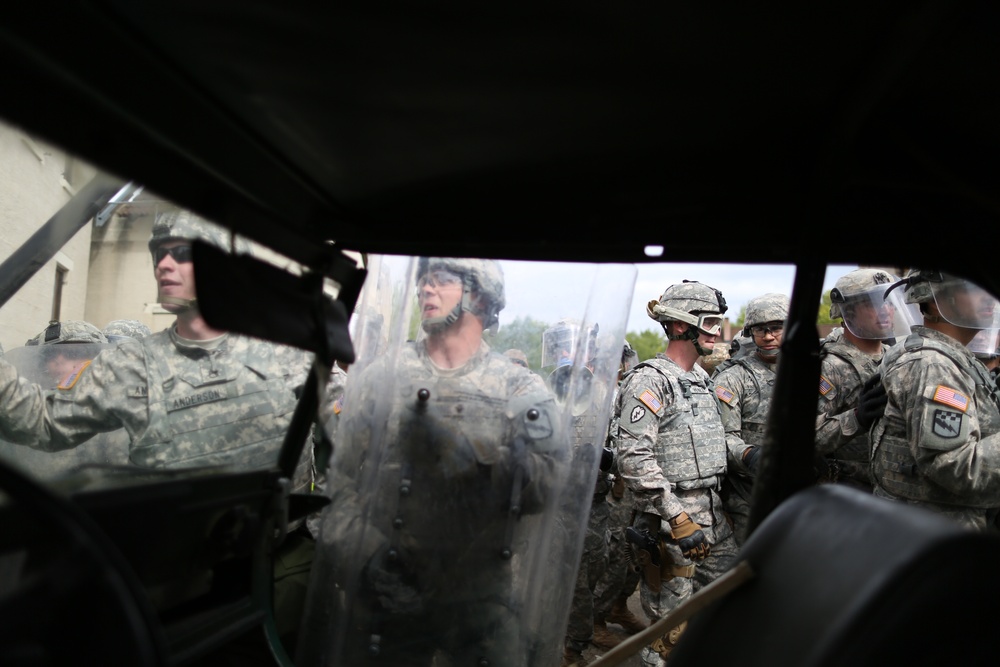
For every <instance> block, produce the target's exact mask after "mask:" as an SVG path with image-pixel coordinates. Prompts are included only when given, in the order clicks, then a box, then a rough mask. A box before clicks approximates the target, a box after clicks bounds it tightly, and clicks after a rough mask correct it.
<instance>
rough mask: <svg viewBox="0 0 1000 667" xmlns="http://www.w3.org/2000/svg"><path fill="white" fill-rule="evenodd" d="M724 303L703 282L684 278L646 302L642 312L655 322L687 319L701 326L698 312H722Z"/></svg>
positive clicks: (702, 314)
mask: <svg viewBox="0 0 1000 667" xmlns="http://www.w3.org/2000/svg"><path fill="white" fill-rule="evenodd" d="M726 310H728V306H727V305H726V299H725V298H724V297H723V296H722V292H720V291H719V290H717V289H715V288H714V287H709V286H708V285H705V284H704V283H700V282H697V281H693V280H685V281H684V282H682V283H679V284H676V285H671V286H670V287H668V288H667V289H666V290H664V292H663V294H662V295H661V296H660V298H659V299H658V300H656V299H654V300H651V301H650V302H649V303H647V304H646V314H647V315H649V317H650V318H651V319H654V320H656V321H657V322H671V321H676V322H687V323H688V324H692V325H694V326H695V327H700V326H701V320H702V316H704V315H717V316H720V317H721V316H722V315H723V314H724V313H725V312H726Z"/></svg>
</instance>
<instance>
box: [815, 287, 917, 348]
mask: <svg viewBox="0 0 1000 667" xmlns="http://www.w3.org/2000/svg"><path fill="white" fill-rule="evenodd" d="M898 280H899V279H898V278H897V277H896V276H894V275H893V274H891V273H889V272H888V271H885V270H883V269H855V270H854V271H851V272H849V273H846V274H844V275H843V276H841V277H840V278H838V279H837V283H836V285H834V287H833V289H831V290H830V317H839V318H840V319H842V320H843V322H844V328H845V329H846V330H847V331H848V332H850V333H851V334H853V335H854V336H855V337H857V338H862V339H865V340H890V339H893V338H896V337H899V336H905V335H907V334H909V333H910V327H911V326H912V325H914V324H916V323H917V322H918V321H919V320H920V312H919V311H918V309H917V308H916V307H915V306H913V305H907V304H906V303H903V301H902V299H901V296H900V294H899V293H898V292H893V291H891V289H890V285H892V284H898V282H897V281H898Z"/></svg>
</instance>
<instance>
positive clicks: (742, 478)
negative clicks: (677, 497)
mask: <svg viewBox="0 0 1000 667" xmlns="http://www.w3.org/2000/svg"><path fill="white" fill-rule="evenodd" d="M776 367H777V358H775V362H774V363H767V362H765V361H764V360H763V359H761V358H760V357H759V356H757V355H756V354H750V355H747V356H745V357H740V358H739V359H736V360H734V361H733V363H732V365H730V366H728V367H727V368H725V369H723V370H722V371H720V372H719V373H717V374H716V375H715V376H713V378H712V380H713V381H714V382H715V395H716V396H717V397H718V398H719V400H720V401H721V404H722V424H723V426H724V428H725V431H726V448H727V450H728V452H729V468H728V471H727V474H726V478H725V481H724V482H723V484H722V501H723V507H725V509H726V513H727V514H728V515H729V518H730V519H731V520H732V521H733V532H734V536H735V538H736V543H737V544H738V545H742V544H743V542H744V540H745V539H746V536H747V535H746V533H747V526H748V523H749V520H750V501H751V500H752V498H753V476H752V473H751V471H750V470H748V469H747V467H746V464H745V463H744V462H743V453H744V452H745V451H746V450H747V449H748V448H749V447H751V446H756V447H760V446H762V445H763V444H764V429H765V427H766V426H767V413H768V410H770V408H771V394H772V393H773V391H774V380H775V377H776V375H775V369H776Z"/></svg>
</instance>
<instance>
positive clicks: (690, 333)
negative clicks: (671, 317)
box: [660, 322, 712, 357]
mask: <svg viewBox="0 0 1000 667" xmlns="http://www.w3.org/2000/svg"><path fill="white" fill-rule="evenodd" d="M660 326H662V327H663V333H665V334H666V335H667V339H668V340H689V341H691V344H692V345H694V349H695V352H697V353H698V356H700V357H707V356H709V355H711V354H712V350H706V349H705V348H703V347H702V346H701V343H699V342H698V328H697V327H695V326H694V325H691V324H688V328H687V330H686V331H685V332H684V333H682V334H672V333H670V327H668V326H667V323H666V322H660Z"/></svg>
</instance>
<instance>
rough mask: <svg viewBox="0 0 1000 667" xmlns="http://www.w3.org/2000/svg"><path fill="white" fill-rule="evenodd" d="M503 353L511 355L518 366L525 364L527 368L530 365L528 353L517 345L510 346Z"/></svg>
mask: <svg viewBox="0 0 1000 667" xmlns="http://www.w3.org/2000/svg"><path fill="white" fill-rule="evenodd" d="M503 354H504V356H505V357H509V358H510V360H511V361H513V362H514V363H515V364H517V365H518V366H524V367H525V368H527V367H528V355H526V354H525V353H524V352H522V351H521V350H519V349H517V348H516V347H512V348H510V349H509V350H507V351H506V352H504V353H503Z"/></svg>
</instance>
